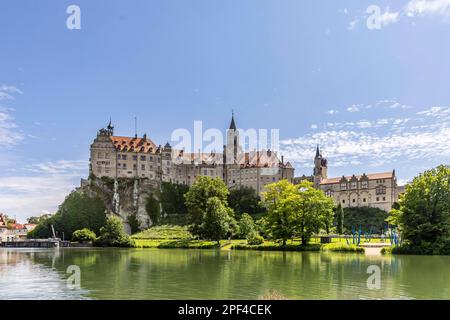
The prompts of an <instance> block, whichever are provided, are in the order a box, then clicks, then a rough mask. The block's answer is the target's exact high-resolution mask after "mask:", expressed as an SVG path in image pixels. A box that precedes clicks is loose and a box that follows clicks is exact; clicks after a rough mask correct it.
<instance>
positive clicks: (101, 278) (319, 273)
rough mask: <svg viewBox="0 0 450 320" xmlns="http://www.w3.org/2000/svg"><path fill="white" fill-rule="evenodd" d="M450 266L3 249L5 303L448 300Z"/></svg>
mask: <svg viewBox="0 0 450 320" xmlns="http://www.w3.org/2000/svg"><path fill="white" fill-rule="evenodd" d="M70 266H75V267H70ZM370 266H372V267H371V268H369V267H370ZM373 266H375V267H373ZM449 266H450V257H446V256H380V255H374V256H368V255H367V256H366V255H358V254H347V253H318V252H267V251H266V252H263V251H223V250H222V251H219V250H183V249H167V250H163V249H97V248H78V249H77V248H66V249H7V248H0V299H257V298H258V297H259V296H261V295H265V294H267V293H268V292H272V291H273V290H275V291H276V292H278V293H279V294H281V295H283V296H284V297H286V298H289V299H449V298H450V267H449ZM68 268H69V271H70V270H79V278H74V277H75V276H76V275H77V273H76V272H75V274H73V273H70V272H69V273H68V272H67V271H68ZM70 268H72V269H70ZM368 268H369V269H371V270H374V269H375V270H380V273H379V275H380V277H379V278H377V279H379V280H380V281H379V282H377V281H376V280H375V282H370V283H371V284H374V283H375V284H376V283H379V287H375V288H373V287H372V288H371V289H369V288H368V285H367V280H368V277H369V276H370V275H371V274H368V273H367V270H368ZM375 276H376V274H375ZM69 277H70V278H69ZM68 278H69V280H70V281H67V279H68ZM73 279H75V281H73ZM77 279H79V286H77V285H76V284H78V282H77V281H76V280H77ZM68 283H69V285H68ZM74 284H75V285H74Z"/></svg>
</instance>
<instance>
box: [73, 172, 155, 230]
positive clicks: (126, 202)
mask: <svg viewBox="0 0 450 320" xmlns="http://www.w3.org/2000/svg"><path fill="white" fill-rule="evenodd" d="M77 191H79V192H83V193H85V194H87V195H88V196H90V197H99V198H100V199H102V200H103V201H104V203H105V206H106V210H107V214H110V215H117V216H119V217H120V218H122V220H123V221H124V224H125V229H126V230H127V232H128V233H131V227H130V223H129V222H130V220H131V219H132V218H134V217H135V218H136V220H137V222H138V224H139V229H145V228H148V227H150V226H151V225H152V224H153V222H152V221H151V219H150V217H149V215H148V214H147V211H146V209H145V205H146V201H147V199H148V197H149V196H150V195H152V196H153V197H154V198H155V199H158V195H159V191H160V184H159V183H158V182H157V181H155V180H150V179H148V178H118V179H111V178H106V177H102V178H97V177H94V176H90V177H89V179H88V180H82V182H81V186H80V187H79V188H78V190H77Z"/></svg>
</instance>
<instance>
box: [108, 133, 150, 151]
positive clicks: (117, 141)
mask: <svg viewBox="0 0 450 320" xmlns="http://www.w3.org/2000/svg"><path fill="white" fill-rule="evenodd" d="M111 141H112V143H113V145H114V148H116V150H117V151H131V152H146V153H147V152H149V153H155V152H156V150H157V148H158V147H157V146H156V144H155V143H154V142H153V141H152V140H150V139H149V138H146V139H144V138H134V137H117V136H111Z"/></svg>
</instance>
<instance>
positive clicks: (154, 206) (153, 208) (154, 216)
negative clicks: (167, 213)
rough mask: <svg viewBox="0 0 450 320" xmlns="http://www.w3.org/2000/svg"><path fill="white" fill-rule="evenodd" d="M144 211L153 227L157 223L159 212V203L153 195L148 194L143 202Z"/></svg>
mask: <svg viewBox="0 0 450 320" xmlns="http://www.w3.org/2000/svg"><path fill="white" fill-rule="evenodd" d="M145 211H146V212H147V214H148V216H149V217H150V220H151V223H152V224H153V225H155V224H157V223H158V222H159V219H160V216H161V210H160V206H159V202H158V200H156V199H155V198H154V196H153V194H150V195H149V196H148V197H147V199H146V201H145Z"/></svg>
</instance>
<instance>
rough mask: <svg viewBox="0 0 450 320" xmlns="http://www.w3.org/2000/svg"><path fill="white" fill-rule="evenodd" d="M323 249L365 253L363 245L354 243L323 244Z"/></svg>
mask: <svg viewBox="0 0 450 320" xmlns="http://www.w3.org/2000/svg"><path fill="white" fill-rule="evenodd" d="M322 250H323V251H333V252H355V253H364V252H365V250H364V248H363V247H358V246H356V245H354V244H345V243H329V244H325V245H323V246H322Z"/></svg>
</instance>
